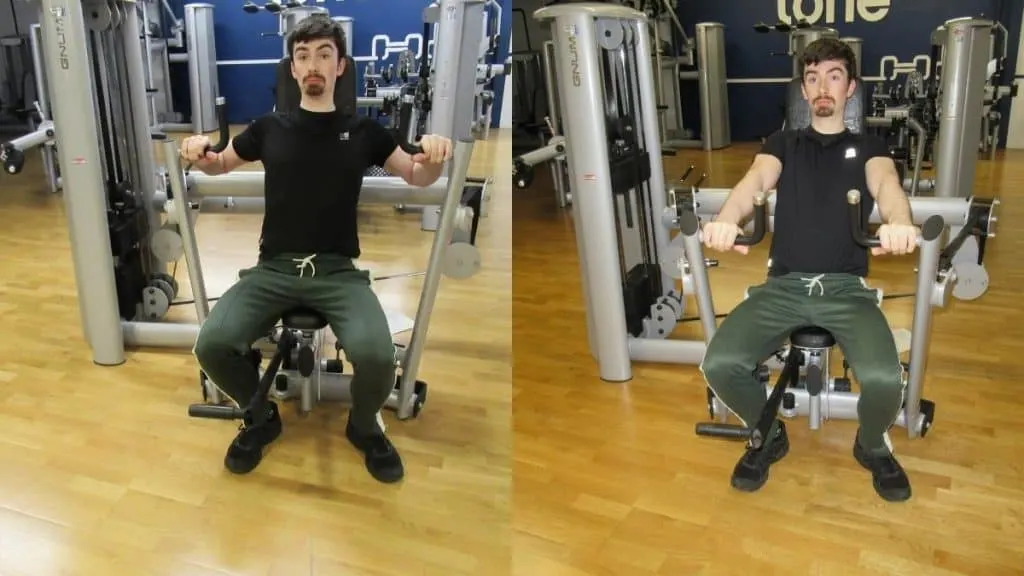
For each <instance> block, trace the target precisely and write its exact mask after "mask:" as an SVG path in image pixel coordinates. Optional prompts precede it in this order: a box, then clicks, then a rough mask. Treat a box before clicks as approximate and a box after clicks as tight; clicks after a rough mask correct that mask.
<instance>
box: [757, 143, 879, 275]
mask: <svg viewBox="0 0 1024 576" xmlns="http://www.w3.org/2000/svg"><path fill="white" fill-rule="evenodd" d="M761 153H762V154H771V155H772V156H775V157H776V158H778V159H779V161H781V162H782V174H781V175H780V176H779V181H778V184H777V185H776V191H775V197H776V198H775V230H774V233H773V235H772V245H771V268H770V271H769V274H770V275H772V276H781V275H783V274H788V273H805V274H822V273H846V274H854V275H857V276H867V273H868V253H867V249H866V248H862V247H861V246H859V245H857V243H856V242H854V241H853V231H852V229H851V223H850V212H849V205H848V204H847V200H846V193H847V192H848V191H850V190H852V189H856V190H859V191H860V194H861V209H862V217H863V219H864V222H867V218H868V217H869V216H870V214H871V212H872V210H874V206H875V202H874V198H872V196H871V193H870V192H869V191H868V185H867V175H866V173H865V166H866V165H867V162H868V160H870V159H872V158H875V157H877V156H886V157H888V156H889V150H888V147H887V146H886V144H885V141H883V140H881V139H880V138H878V137H875V136H873V135H869V134H855V133H853V132H850V131H848V130H847V131H844V132H841V133H839V134H821V133H819V132H817V131H815V130H814V129H813V128H810V127H808V128H805V129H802V130H781V131H778V132H776V133H774V134H772V135H771V136H769V137H768V139H767V140H766V141H765V143H764V146H763V147H762V149H761Z"/></svg>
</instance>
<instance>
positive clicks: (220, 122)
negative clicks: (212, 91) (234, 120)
mask: <svg viewBox="0 0 1024 576" xmlns="http://www.w3.org/2000/svg"><path fill="white" fill-rule="evenodd" d="M216 103H217V104H216V106H217V131H218V136H219V138H220V140H218V141H217V143H216V144H213V145H210V146H207V147H206V148H204V149H203V153H204V154H205V153H207V152H216V153H220V152H223V151H224V150H225V149H226V148H227V147H228V143H229V142H230V141H231V135H230V134H229V133H228V110H227V105H226V104H225V99H224V97H223V96H218V97H217V100H216Z"/></svg>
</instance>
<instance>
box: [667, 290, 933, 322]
mask: <svg viewBox="0 0 1024 576" xmlns="http://www.w3.org/2000/svg"><path fill="white" fill-rule="evenodd" d="M914 296H917V294H915V293H913V292H909V293H906V294H889V295H888V296H882V300H896V299H898V298H913V297H914ZM726 316H728V314H715V319H718V318H725V317H726ZM697 320H700V316H687V317H685V318H680V319H679V320H677V321H676V324H682V323H684V322H695V321H697Z"/></svg>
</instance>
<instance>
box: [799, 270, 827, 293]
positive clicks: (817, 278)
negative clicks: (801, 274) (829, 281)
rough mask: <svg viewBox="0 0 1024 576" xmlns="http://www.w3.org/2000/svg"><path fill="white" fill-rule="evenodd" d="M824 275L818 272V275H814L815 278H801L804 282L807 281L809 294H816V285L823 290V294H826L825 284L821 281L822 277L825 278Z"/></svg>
mask: <svg viewBox="0 0 1024 576" xmlns="http://www.w3.org/2000/svg"><path fill="white" fill-rule="evenodd" d="M824 277H825V275H824V274H818V275H817V276H814V277H813V278H801V280H803V281H804V282H806V283H807V284H806V287H807V295H808V296H814V288H815V287H817V288H818V290H819V291H820V292H821V295H822V296H824V295H825V285H824V284H822V283H821V279H822V278H824Z"/></svg>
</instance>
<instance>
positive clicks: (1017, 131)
mask: <svg viewBox="0 0 1024 576" xmlns="http://www.w3.org/2000/svg"><path fill="white" fill-rule="evenodd" d="M1021 20H1022V24H1024V17H1022V18H1021ZM1014 74H1015V75H1016V76H1017V77H1020V76H1022V75H1024V34H1021V40H1019V41H1018V43H1017V70H1016V71H1015V72H1014ZM1014 82H1015V83H1016V82H1020V83H1021V84H1022V85H1024V79H1022V80H1014ZM1006 122H1008V128H1007V130H1006V147H1007V148H1016V149H1021V148H1024V102H1021V101H1020V97H1019V96H1018V97H1017V98H1014V99H1013V100H1010V117H1009V118H1007V119H1006Z"/></svg>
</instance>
